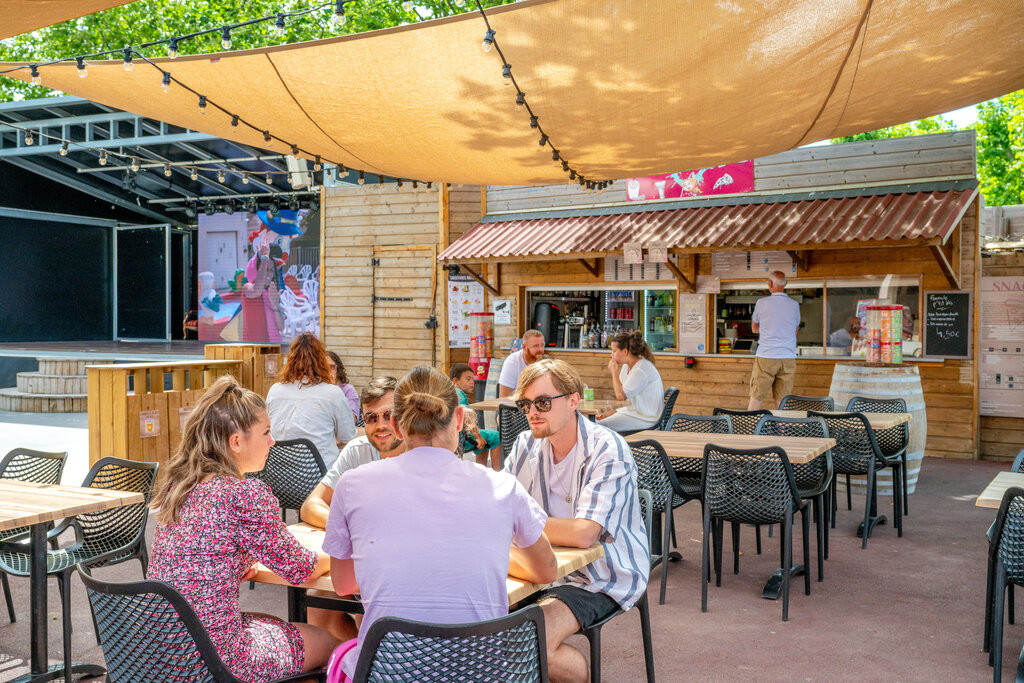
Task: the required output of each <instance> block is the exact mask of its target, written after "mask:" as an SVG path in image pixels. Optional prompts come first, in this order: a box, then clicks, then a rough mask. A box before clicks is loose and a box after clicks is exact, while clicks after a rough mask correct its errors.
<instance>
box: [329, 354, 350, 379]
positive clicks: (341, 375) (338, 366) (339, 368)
mask: <svg viewBox="0 0 1024 683" xmlns="http://www.w3.org/2000/svg"><path fill="white" fill-rule="evenodd" d="M327 355H328V356H330V358H331V360H333V361H334V366H335V372H336V373H337V375H338V376H337V378H336V380H335V381H336V382H337V383H338V384H348V373H346V372H345V364H344V363H342V362H341V358H339V357H338V354H336V353H335V352H334V351H328V352H327Z"/></svg>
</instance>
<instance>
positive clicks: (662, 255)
mask: <svg viewBox="0 0 1024 683" xmlns="http://www.w3.org/2000/svg"><path fill="white" fill-rule="evenodd" d="M667 261H668V242H648V243H647V262H648V263H666V262H667Z"/></svg>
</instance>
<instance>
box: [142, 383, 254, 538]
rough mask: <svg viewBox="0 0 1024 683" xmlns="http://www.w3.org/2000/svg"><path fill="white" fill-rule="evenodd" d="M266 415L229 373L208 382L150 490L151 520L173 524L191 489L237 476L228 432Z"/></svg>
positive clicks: (251, 393)
mask: <svg viewBox="0 0 1024 683" xmlns="http://www.w3.org/2000/svg"><path fill="white" fill-rule="evenodd" d="M266 412H267V405H266V403H264V401H263V397H262V396H260V395H259V394H257V393H256V392H254V391H249V390H248V389H246V388H245V387H243V386H242V385H240V384H239V383H238V380H236V379H235V378H234V377H232V376H231V375H225V376H223V377H221V378H220V379H218V380H217V381H216V382H214V383H213V384H212V385H210V387H209V388H208V389H207V390H206V393H204V394H203V395H202V397H201V398H200V399H199V402H198V403H197V404H196V405H195V407H194V408H192V412H191V413H190V414H189V416H188V420H187V421H186V422H185V429H184V431H183V432H182V435H181V443H180V444H178V447H177V448H176V449H175V450H174V453H173V454H172V455H171V457H170V459H169V460H168V461H167V466H166V467H164V468H163V469H162V470H161V472H160V478H159V480H158V481H157V483H156V485H155V486H154V487H153V501H152V506H153V508H155V509H156V510H157V515H156V516H157V520H158V521H160V522H162V523H164V524H177V523H178V511H179V510H180V509H181V505H182V503H184V502H185V499H186V498H187V497H188V495H189V494H190V493H192V490H193V489H194V488H195V487H196V486H198V485H199V484H200V483H201V482H203V481H205V480H206V479H208V478H210V477H235V478H237V479H241V478H242V473H241V472H239V470H238V464H237V463H236V461H235V458H234V456H232V455H231V450H230V448H229V446H228V440H229V439H230V438H231V435H232V434H236V433H242V434H244V433H246V432H248V431H249V429H251V428H252V426H253V425H254V424H256V422H257V421H258V420H259V419H260V418H261V417H262V416H263V414H264V413H266Z"/></svg>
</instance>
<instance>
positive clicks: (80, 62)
mask: <svg viewBox="0 0 1024 683" xmlns="http://www.w3.org/2000/svg"><path fill="white" fill-rule="evenodd" d="M75 65H76V66H77V67H78V77H79V78H85V77H86V76H88V75H89V70H88V69H86V68H85V57H75Z"/></svg>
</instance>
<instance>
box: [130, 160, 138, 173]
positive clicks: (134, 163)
mask: <svg viewBox="0 0 1024 683" xmlns="http://www.w3.org/2000/svg"><path fill="white" fill-rule="evenodd" d="M131 169H132V173H138V171H139V159H138V157H132V164H131Z"/></svg>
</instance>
